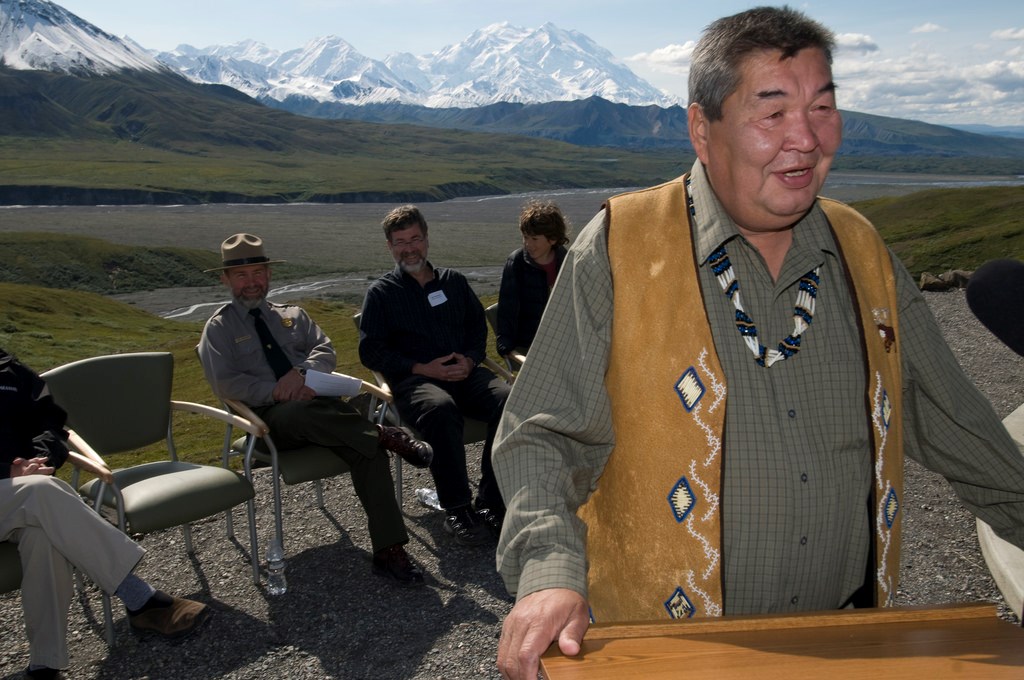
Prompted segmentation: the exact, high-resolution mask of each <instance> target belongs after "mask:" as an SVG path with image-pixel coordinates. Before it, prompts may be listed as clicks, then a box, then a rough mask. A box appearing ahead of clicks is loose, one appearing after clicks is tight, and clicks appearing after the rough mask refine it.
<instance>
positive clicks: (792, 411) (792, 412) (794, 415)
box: [789, 409, 796, 418]
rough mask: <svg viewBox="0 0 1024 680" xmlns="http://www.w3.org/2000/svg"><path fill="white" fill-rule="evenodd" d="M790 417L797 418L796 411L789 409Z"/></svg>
mask: <svg viewBox="0 0 1024 680" xmlns="http://www.w3.org/2000/svg"><path fill="white" fill-rule="evenodd" d="M789 417H790V418H796V409H789Z"/></svg>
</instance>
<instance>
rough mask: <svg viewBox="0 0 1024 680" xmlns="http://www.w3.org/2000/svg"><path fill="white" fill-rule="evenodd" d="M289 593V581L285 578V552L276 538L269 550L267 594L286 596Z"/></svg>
mask: <svg viewBox="0 0 1024 680" xmlns="http://www.w3.org/2000/svg"><path fill="white" fill-rule="evenodd" d="M286 592H288V580H287V579H286V578H285V576H284V550H282V549H281V542H280V541H279V540H277V539H276V538H275V539H273V540H272V541H271V542H270V546H269V547H268V548H267V593H269V594H270V595H284V594H285V593H286Z"/></svg>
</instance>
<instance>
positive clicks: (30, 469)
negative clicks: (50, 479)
mask: <svg viewBox="0 0 1024 680" xmlns="http://www.w3.org/2000/svg"><path fill="white" fill-rule="evenodd" d="M46 463H47V460H46V458H45V457H43V456H40V457H38V458H29V459H28V460H26V459H24V458H15V459H14V460H12V461H11V477H25V476H27V475H52V474H53V472H54V470H55V469H56V468H54V467H51V466H49V465H47V464H46Z"/></svg>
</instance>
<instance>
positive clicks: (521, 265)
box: [495, 246, 568, 355]
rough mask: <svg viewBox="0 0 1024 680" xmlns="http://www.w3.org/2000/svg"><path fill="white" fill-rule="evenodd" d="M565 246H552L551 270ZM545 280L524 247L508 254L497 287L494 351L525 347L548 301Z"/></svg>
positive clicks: (559, 263) (558, 266)
mask: <svg viewBox="0 0 1024 680" xmlns="http://www.w3.org/2000/svg"><path fill="white" fill-rule="evenodd" d="M566 252H568V251H567V250H566V248H565V246H557V247H556V248H555V271H556V272H558V271H560V270H561V269H562V262H564V261H565V254H566ZM549 292H550V291H549V290H548V279H547V275H546V274H545V273H544V270H543V269H541V268H540V267H538V266H537V265H536V264H535V263H534V262H533V260H531V259H530V256H529V255H528V254H527V253H526V250H525V249H523V248H519V249H518V250H516V251H514V252H513V253H512V254H511V255H509V256H508V260H506V261H505V269H504V271H502V273H501V288H500V289H499V290H498V327H497V328H496V329H495V335H496V336H497V342H496V344H497V346H498V354H501V355H505V354H508V353H509V352H511V351H512V350H514V349H516V348H521V349H524V350H525V349H529V348H530V345H531V344H532V343H533V336H534V335H536V334H537V326H539V325H540V318H541V316H543V314H544V308H545V307H546V306H547V304H548V294H549Z"/></svg>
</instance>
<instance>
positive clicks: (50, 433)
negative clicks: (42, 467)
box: [0, 349, 68, 479]
mask: <svg viewBox="0 0 1024 680" xmlns="http://www.w3.org/2000/svg"><path fill="white" fill-rule="evenodd" d="M66 420H67V414H66V413H64V409H62V408H61V407H60V406H58V405H57V404H56V403H54V401H53V398H52V397H51V396H50V390H49V389H48V388H47V387H46V383H45V382H43V379H42V378H40V377H39V375H38V374H36V373H35V372H34V371H33V370H32V369H30V368H28V367H27V366H25V365H24V364H22V363H21V362H20V361H18V360H17V359H15V358H14V357H12V356H11V355H10V354H8V353H7V352H5V351H4V350H2V349H0V479H7V478H8V477H10V476H11V461H13V460H14V459H15V458H26V459H27V458H37V457H41V456H45V457H46V459H47V461H48V464H49V465H51V466H53V467H60V466H61V465H63V464H64V461H65V460H67V458H68V447H67V443H66V442H67V433H66V432H65V431H64V422H65V421H66Z"/></svg>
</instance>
